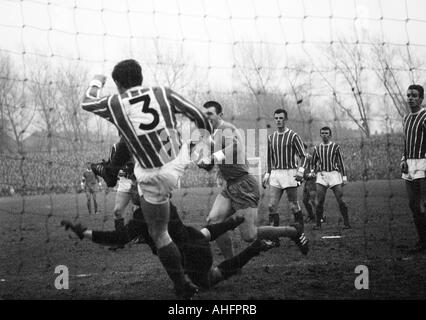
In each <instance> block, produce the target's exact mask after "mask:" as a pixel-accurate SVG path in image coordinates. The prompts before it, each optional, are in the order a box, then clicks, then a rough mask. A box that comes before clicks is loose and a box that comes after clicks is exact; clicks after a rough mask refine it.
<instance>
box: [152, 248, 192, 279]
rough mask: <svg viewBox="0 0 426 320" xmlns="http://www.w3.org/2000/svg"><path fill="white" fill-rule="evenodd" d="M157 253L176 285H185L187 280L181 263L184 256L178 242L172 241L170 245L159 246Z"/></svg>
mask: <svg viewBox="0 0 426 320" xmlns="http://www.w3.org/2000/svg"><path fill="white" fill-rule="evenodd" d="M157 254H158V258H159V259H160V261H161V264H162V265H163V267H164V269H166V272H167V274H168V275H169V277H170V279H171V280H172V281H173V283H174V284H175V286H180V287H181V286H183V285H184V283H185V282H186V280H185V276H184V271H183V267H182V263H181V261H182V257H181V254H180V252H179V249H178V247H177V246H176V244H175V243H174V242H170V243H169V244H168V245H166V246H164V247H161V248H159V249H158V250H157Z"/></svg>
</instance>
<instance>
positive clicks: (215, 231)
mask: <svg viewBox="0 0 426 320" xmlns="http://www.w3.org/2000/svg"><path fill="white" fill-rule="evenodd" d="M243 221H244V217H242V216H238V215H234V216H231V217H229V218H227V219H226V220H225V221H223V222H219V223H213V224H209V225H207V226H205V227H204V228H203V229H201V230H200V232H201V233H202V234H203V235H204V236H205V237H206V239H207V240H208V241H215V240H216V239H217V238H218V237H220V236H221V235H222V234H224V233H225V232H228V231H230V230H234V229H235V228H236V227H238V226H239V225H240V224H241V223H243Z"/></svg>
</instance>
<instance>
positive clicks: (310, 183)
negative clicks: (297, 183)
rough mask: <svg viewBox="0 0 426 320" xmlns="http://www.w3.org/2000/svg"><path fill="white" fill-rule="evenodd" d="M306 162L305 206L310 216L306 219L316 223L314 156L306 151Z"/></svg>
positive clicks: (306, 147)
mask: <svg viewBox="0 0 426 320" xmlns="http://www.w3.org/2000/svg"><path fill="white" fill-rule="evenodd" d="M303 146H304V147H305V150H307V149H308V146H307V145H306V143H304V144H303ZM306 161H307V167H306V170H305V172H304V176H303V178H304V180H305V183H304V185H303V204H304V205H305V208H306V211H307V212H308V216H307V217H306V220H305V222H311V221H315V214H314V209H315V199H316V195H317V187H316V185H315V180H316V179H315V172H314V169H313V168H312V165H311V163H312V156H311V155H310V154H309V152H308V151H306Z"/></svg>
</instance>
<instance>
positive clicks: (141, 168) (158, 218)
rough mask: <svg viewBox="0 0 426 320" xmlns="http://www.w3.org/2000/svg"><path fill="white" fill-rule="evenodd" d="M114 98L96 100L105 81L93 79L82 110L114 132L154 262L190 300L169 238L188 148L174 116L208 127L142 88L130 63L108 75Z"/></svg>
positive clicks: (194, 111) (191, 110)
mask: <svg viewBox="0 0 426 320" xmlns="http://www.w3.org/2000/svg"><path fill="white" fill-rule="evenodd" d="M112 78H113V80H114V82H115V84H116V86H117V90H118V92H119V93H118V94H114V95H110V96H106V97H100V90H101V88H102V87H103V86H104V84H105V80H106V78H105V76H96V77H95V78H94V80H92V81H91V83H90V86H89V88H88V90H87V91H86V94H85V97H84V100H83V103H82V107H83V109H84V110H86V111H90V112H93V113H94V114H96V115H98V116H100V117H103V118H105V119H107V120H109V121H111V122H112V123H114V124H115V126H116V127H117V128H118V130H119V132H120V134H121V136H122V139H123V140H124V141H125V143H126V145H127V146H128V147H129V150H130V152H131V154H132V155H133V157H134V162H135V168H134V174H135V176H136V180H137V184H138V190H139V194H140V195H142V194H143V197H142V196H141V197H140V204H141V208H142V212H143V213H144V218H145V220H146V222H147V224H148V229H149V233H150V235H151V237H152V238H153V241H154V243H155V245H156V247H157V248H158V257H159V259H160V261H161V263H162V265H163V267H164V268H165V270H166V271H167V273H168V275H169V277H170V279H171V280H172V281H173V283H174V286H175V292H176V294H177V296H180V297H190V296H191V295H192V294H194V293H195V292H196V287H195V286H194V285H193V284H192V283H191V281H189V280H188V279H187V278H186V277H185V276H184V272H183V268H182V263H181V261H182V259H181V254H180V251H179V250H178V248H177V247H176V245H175V244H174V242H173V240H172V238H171V237H170V235H169V233H168V230H167V224H168V220H169V211H170V208H169V195H170V193H171V192H172V190H173V189H174V188H175V186H176V184H177V182H178V179H179V178H180V177H181V176H182V174H183V172H184V170H185V168H186V166H187V165H188V163H189V162H190V159H189V150H188V146H187V145H186V144H184V143H183V142H182V137H181V135H180V134H179V132H178V131H177V130H176V128H177V126H178V120H177V118H176V114H179V113H180V114H182V115H184V116H185V117H186V118H188V119H190V120H192V121H193V122H195V124H196V126H197V127H198V128H200V129H206V130H207V131H208V132H209V133H211V131H212V129H211V126H210V123H209V122H208V121H207V119H206V118H205V116H204V115H203V113H202V112H201V111H200V110H199V109H198V108H197V107H195V106H194V105H193V104H192V103H190V102H189V101H187V100H186V99H184V98H183V97H181V96H180V95H178V94H177V93H175V92H174V91H172V90H170V89H168V88H164V87H148V88H143V87H142V80H143V77H142V69H141V67H140V65H139V63H138V62H137V61H135V60H124V61H121V62H120V63H118V64H117V65H116V66H115V67H114V70H113V72H112Z"/></svg>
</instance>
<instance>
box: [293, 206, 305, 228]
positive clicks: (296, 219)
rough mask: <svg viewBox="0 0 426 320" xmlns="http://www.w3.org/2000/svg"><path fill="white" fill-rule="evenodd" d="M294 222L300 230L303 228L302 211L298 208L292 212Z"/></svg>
mask: <svg viewBox="0 0 426 320" xmlns="http://www.w3.org/2000/svg"><path fill="white" fill-rule="evenodd" d="M294 222H296V223H298V224H299V225H300V226H301V228H302V230H303V228H304V221H303V213H302V210H299V211H297V212H295V213H294Z"/></svg>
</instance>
